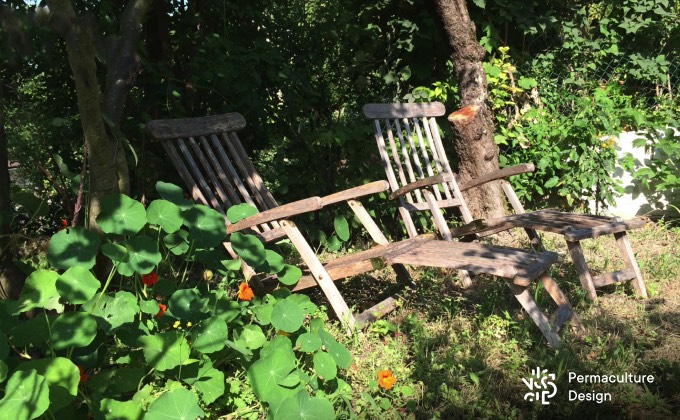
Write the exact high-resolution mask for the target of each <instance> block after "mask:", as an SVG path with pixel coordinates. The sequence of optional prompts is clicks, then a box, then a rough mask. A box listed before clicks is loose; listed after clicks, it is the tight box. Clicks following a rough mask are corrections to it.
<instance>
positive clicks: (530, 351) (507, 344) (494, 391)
mask: <svg viewBox="0 0 680 420" xmlns="http://www.w3.org/2000/svg"><path fill="white" fill-rule="evenodd" d="M679 236H680V231H679V230H677V229H675V230H673V229H669V228H667V227H665V226H663V225H654V224H648V225H647V226H646V227H645V228H644V229H641V230H639V231H635V232H633V233H632V234H631V242H632V245H633V249H634V250H635V251H636V254H637V257H638V262H639V264H640V267H641V269H642V271H643V275H644V278H645V281H646V283H647V288H648V290H649V291H650V297H649V299H646V300H644V299H640V298H637V297H635V296H634V295H632V292H631V288H630V286H629V285H616V286H609V287H607V288H604V289H598V291H599V292H598V294H599V299H598V302H597V303H595V304H593V303H590V302H589V301H588V300H587V299H586V297H585V293H584V292H583V290H582V289H581V287H580V283H579V280H578V276H577V274H576V272H575V270H574V268H573V266H572V264H571V260H570V259H569V258H568V256H566V245H565V244H564V241H563V240H562V238H561V237H559V236H554V235H544V240H545V244H546V247H547V248H548V249H550V250H553V251H557V252H558V253H559V254H560V260H559V261H558V263H556V264H554V266H553V269H552V274H553V276H554V278H555V279H556V280H557V282H558V283H559V285H560V287H561V288H562V290H563V291H564V292H565V293H566V294H567V296H568V298H569V299H570V301H571V303H572V305H573V306H574V307H575V309H576V311H577V313H578V315H579V317H580V319H581V321H582V323H583V324H584V326H585V328H586V332H585V334H583V335H580V336H579V335H577V334H574V333H572V331H570V330H569V329H568V328H566V329H565V331H562V332H561V337H562V339H563V345H562V346H561V347H560V348H559V349H558V350H556V351H555V350H550V349H549V348H548V347H547V346H546V343H545V340H544V339H543V337H542V335H541V334H540V332H539V330H538V328H536V327H535V325H534V324H533V323H532V322H531V320H530V319H529V318H528V316H527V315H526V313H525V312H524V311H523V310H522V309H521V307H520V305H519V303H517V301H516V300H515V299H514V298H513V297H512V295H511V294H510V292H509V290H508V289H507V287H506V286H505V285H504V283H503V282H502V281H501V280H499V279H497V278H493V277H487V276H479V277H477V278H475V279H474V280H473V282H474V283H475V286H474V287H473V289H471V290H464V289H462V288H460V286H459V284H458V283H457V279H456V276H455V273H451V272H446V271H439V270H420V271H417V272H414V277H415V278H416V279H417V283H418V284H419V288H418V290H417V291H414V292H412V293H410V294H408V296H406V297H405V298H404V299H403V300H402V305H401V306H400V307H399V308H398V309H397V310H396V311H394V312H393V313H391V314H390V315H389V316H388V317H387V318H386V319H385V320H384V321H380V322H378V323H376V324H374V325H373V326H372V327H370V328H369V329H368V330H366V331H365V332H364V333H363V334H361V335H358V336H356V337H354V338H352V339H349V342H348V343H347V344H348V345H349V348H350V350H351V351H352V353H353V355H354V364H353V365H352V367H351V368H350V369H349V371H348V372H347V373H348V377H347V378H346V380H347V382H348V383H350V385H351V386H352V400H353V401H354V402H353V404H352V410H349V409H348V410H347V413H346V414H347V417H351V416H355V415H358V416H359V417H364V418H378V417H380V418H422V419H431V418H458V417H463V416H465V417H477V418H539V417H546V416H550V417H551V418H574V417H579V416H581V417H584V418H585V417H586V416H587V417H588V418H591V417H592V418H595V417H597V418H672V417H674V416H675V415H676V413H678V412H680V284H678V283H677V282H676V281H675V279H676V278H677V274H678V273H679V272H680V258H678V255H680V244H679V242H680V241H679V240H678V239H679ZM517 238H519V235H517ZM506 240H507V238H506ZM515 240H516V239H515ZM583 244H584V248H585V253H586V258H587V259H588V261H589V263H590V265H591V269H592V270H593V271H594V272H595V273H597V272H602V271H605V270H606V271H612V270H616V269H618V268H621V267H622V263H621V262H620V258H619V255H618V247H616V243H615V242H614V240H613V239H610V238H600V239H597V240H591V241H584V243H583ZM388 283H389V280H388V279H383V280H378V281H377V282H375V281H371V282H369V281H368V280H365V279H364V280H354V281H351V282H349V283H347V284H345V285H344V286H343V287H342V290H341V291H342V293H343V294H348V295H349V296H350V298H349V300H350V301H351V302H358V303H356V304H357V305H362V304H365V305H369V304H370V303H372V302H370V298H369V299H366V298H364V301H362V300H361V296H364V297H366V296H370V297H371V298H372V297H373V296H375V294H376V293H377V290H378V289H380V288H383V289H384V288H385V286H386V285H388ZM536 298H537V301H538V303H539V305H540V306H541V307H547V308H549V310H552V309H553V307H551V306H550V303H551V302H550V301H549V298H548V296H547V293H545V291H542V290H538V291H537V293H536ZM366 300H368V302H366ZM536 367H541V368H543V369H548V371H549V372H551V373H555V374H556V375H557V379H556V385H557V389H558V392H557V395H556V396H555V397H553V398H552V399H551V400H550V405H547V406H543V405H541V404H540V403H532V402H529V401H525V400H524V395H525V393H526V392H528V389H527V387H526V386H525V385H524V383H523V382H522V378H528V377H529V375H530V372H531V370H533V369H535V368H536ZM382 369H391V370H392V371H393V372H394V375H395V376H396V377H397V385H396V386H395V387H394V388H393V389H392V390H389V391H386V390H383V389H382V388H379V387H378V386H377V383H376V381H377V374H378V371H379V370H382ZM569 372H574V373H576V374H587V375H592V374H622V373H632V374H644V375H654V377H655V382H654V383H652V384H650V385H649V386H646V387H645V386H641V385H638V384H634V385H619V384H616V385H612V384H597V385H585V384H580V385H579V384H575V383H571V384H570V383H568V373H569ZM569 389H572V390H575V391H578V392H585V393H589V392H591V391H593V390H595V391H597V392H609V393H611V396H612V401H609V402H603V403H602V404H597V403H595V402H588V401H583V402H575V401H569V400H568V391H567V390H569ZM350 411H353V414H350Z"/></svg>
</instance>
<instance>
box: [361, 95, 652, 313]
mask: <svg viewBox="0 0 680 420" xmlns="http://www.w3.org/2000/svg"><path fill="white" fill-rule="evenodd" d="M363 112H364V115H365V116H366V118H369V119H372V120H373V123H374V127H375V139H376V142H377V144H378V149H379V150H380V157H381V159H382V162H383V166H384V168H385V171H386V173H387V179H388V181H389V183H390V188H391V190H392V195H391V196H390V198H392V199H394V198H399V202H400V207H399V212H400V214H401V217H402V219H403V220H404V222H405V224H406V229H407V231H408V234H409V236H410V237H416V236H417V235H418V232H417V231H416V227H415V224H414V223H413V219H412V218H411V215H410V213H411V212H413V211H419V210H430V211H432V214H433V216H434V219H435V223H436V225H437V228H438V230H439V232H440V233H441V234H442V235H443V236H444V237H445V238H448V237H450V234H449V232H448V231H449V227H448V226H447V224H446V222H445V221H444V218H443V216H442V215H441V211H440V209H442V208H448V207H458V208H459V210H460V212H461V214H462V216H463V221H464V222H465V223H468V224H469V225H468V227H469V229H470V231H472V232H474V233H475V235H476V236H477V237H483V236H488V235H491V234H494V233H497V232H502V231H505V230H509V229H512V228H516V227H520V228H524V230H525V231H526V233H527V235H528V236H529V238H530V240H531V244H532V247H533V248H534V249H536V250H539V251H543V250H544V248H543V244H542V242H541V239H540V237H539V236H538V234H537V232H536V230H544V231H547V232H554V233H559V234H561V235H563V236H564V239H565V240H566V242H567V247H568V249H569V253H570V255H571V258H572V260H573V262H574V265H575V267H576V269H577V271H578V274H579V279H580V281H581V285H582V286H583V288H584V289H585V290H586V292H587V294H588V297H589V298H590V299H591V300H593V301H594V300H595V299H596V298H597V294H596V292H595V288H596V287H602V286H606V285H609V284H613V283H618V282H622V281H627V280H632V285H633V288H634V289H635V291H636V292H637V293H638V294H639V295H641V296H643V297H647V292H646V289H645V284H644V281H643V279H642V274H641V272H640V268H639V267H638V264H637V261H636V260H635V255H634V254H633V249H632V247H631V245H630V241H629V240H628V237H627V235H626V232H627V231H628V230H631V229H636V228H639V227H641V226H643V225H644V222H643V221H641V220H628V221H623V220H621V219H618V218H610V217H602V216H595V215H589V214H572V213H565V212H559V211H554V210H549V209H545V210H538V211H534V212H530V213H525V212H524V208H523V207H522V204H521V203H520V201H519V199H518V198H517V195H516V194H515V192H514V191H513V189H512V186H511V185H510V183H509V182H507V181H505V180H503V178H507V177H509V176H512V175H518V174H521V173H526V172H532V171H533V170H534V165H532V164H521V165H516V166H512V167H508V168H503V169H501V170H499V171H496V172H494V173H490V174H486V175H484V176H482V177H480V178H478V179H474V180H471V181H467V182H464V183H461V184H460V185H459V184H458V183H457V181H456V179H455V177H454V174H453V172H452V171H451V167H450V165H449V161H448V159H447V157H446V153H445V151H444V148H443V145H442V141H441V137H440V135H439V128H438V126H437V122H436V120H435V117H440V116H442V115H444V112H445V109H444V105H443V104H442V103H440V102H432V103H422V104H367V105H365V106H364V107H363ZM454 114H455V113H454ZM454 114H452V117H455V115H454ZM449 118H451V117H449ZM395 172H396V173H395ZM494 180H501V181H500V182H501V185H502V188H503V191H504V192H505V194H506V196H507V199H508V201H509V202H510V204H511V205H512V207H513V209H514V211H515V213H516V214H513V215H509V216H506V217H501V218H497V219H493V220H486V221H483V220H475V219H474V217H473V215H472V214H471V213H470V210H469V209H468V207H467V205H466V204H465V200H464V198H463V195H462V194H461V191H465V190H468V189H471V188H474V187H478V186H480V185H482V184H485V183H487V182H490V181H494ZM413 185H417V186H418V188H409V186H413ZM405 193H407V194H405ZM423 197H424V198H425V199H423ZM608 234H613V235H614V237H615V238H616V242H617V243H618V246H619V248H620V250H621V256H622V257H623V261H624V263H625V265H626V268H625V269H623V270H619V271H615V272H612V273H605V274H600V275H598V276H593V275H592V274H591V273H590V270H589V269H588V264H587V262H586V259H585V256H584V253H583V249H582V248H581V245H580V241H582V240H584V239H592V238H597V237H599V236H603V235H608Z"/></svg>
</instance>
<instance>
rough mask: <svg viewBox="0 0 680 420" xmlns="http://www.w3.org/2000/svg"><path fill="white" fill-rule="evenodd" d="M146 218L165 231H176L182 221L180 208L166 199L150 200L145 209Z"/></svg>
mask: <svg viewBox="0 0 680 420" xmlns="http://www.w3.org/2000/svg"><path fill="white" fill-rule="evenodd" d="M146 218H147V219H148V220H149V223H152V224H155V225H158V226H160V227H161V228H162V229H163V230H164V231H165V232H167V233H174V232H177V231H178V230H179V228H181V227H182V223H183V220H182V215H181V210H180V208H179V207H178V206H177V205H175V204H173V203H171V202H169V201H166V200H155V201H152V202H151V204H149V207H148V208H147V209H146Z"/></svg>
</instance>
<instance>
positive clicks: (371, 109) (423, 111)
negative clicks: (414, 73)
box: [362, 102, 446, 119]
mask: <svg viewBox="0 0 680 420" xmlns="http://www.w3.org/2000/svg"><path fill="white" fill-rule="evenodd" d="M362 111H363V113H364V116H366V118H371V119H374V118H420V117H441V116H442V115H444V113H445V112H446V108H445V107H444V104H442V103H441V102H429V103H418V104H366V105H364V106H363V108H362Z"/></svg>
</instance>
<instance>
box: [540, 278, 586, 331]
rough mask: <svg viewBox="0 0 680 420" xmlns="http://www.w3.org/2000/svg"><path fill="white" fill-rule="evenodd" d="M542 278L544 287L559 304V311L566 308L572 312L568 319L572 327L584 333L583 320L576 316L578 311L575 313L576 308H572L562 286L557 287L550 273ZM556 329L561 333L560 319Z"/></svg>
mask: <svg viewBox="0 0 680 420" xmlns="http://www.w3.org/2000/svg"><path fill="white" fill-rule="evenodd" d="M540 278H541V283H542V284H543V287H545V290H547V291H548V294H549V295H550V297H552V299H553V300H554V301H555V303H556V304H557V307H558V311H559V310H561V309H562V308H566V310H568V311H569V312H570V316H569V317H568V318H567V319H568V320H569V321H570V325H571V326H572V327H573V328H574V329H577V330H579V332H584V331H585V328H583V324H581V320H580V319H579V318H578V315H577V314H576V311H574V308H572V307H571V304H570V303H569V300H568V299H567V297H566V296H565V295H564V293H563V292H562V289H560V286H558V285H557V282H556V281H555V279H553V278H552V276H551V275H550V274H548V273H543V274H541V277H540ZM555 327H556V328H557V330H558V331H559V330H560V328H562V321H561V320H559V319H558V320H557V322H556V325H555Z"/></svg>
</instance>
